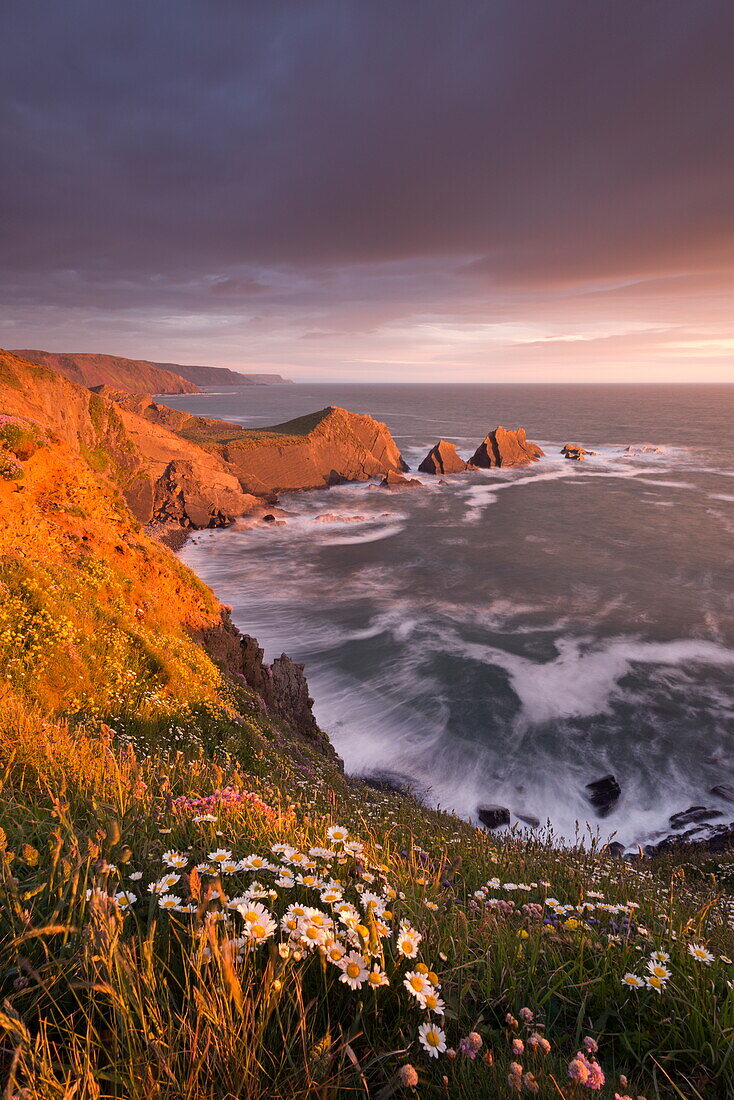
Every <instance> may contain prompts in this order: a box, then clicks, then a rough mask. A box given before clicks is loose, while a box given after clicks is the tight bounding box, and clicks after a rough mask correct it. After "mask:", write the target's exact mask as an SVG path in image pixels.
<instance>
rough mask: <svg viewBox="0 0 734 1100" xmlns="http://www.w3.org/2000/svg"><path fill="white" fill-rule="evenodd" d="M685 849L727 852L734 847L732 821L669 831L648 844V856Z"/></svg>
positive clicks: (733, 823) (733, 822) (646, 849)
mask: <svg viewBox="0 0 734 1100" xmlns="http://www.w3.org/2000/svg"><path fill="white" fill-rule="evenodd" d="M683 849H685V850H686V851H692V852H710V853H717V852H728V851H731V850H732V849H734V821H730V822H729V824H728V825H703V826H698V827H697V828H695V829H689V830H688V832H685V833H671V835H670V836H666V837H665V838H664V839H663V840H661V841H659V842H658V843H657V844H648V845H646V847H645V853H646V855H648V856H660V855H665V854H666V853H667V852H679V851H681V850H683Z"/></svg>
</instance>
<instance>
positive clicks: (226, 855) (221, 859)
mask: <svg viewBox="0 0 734 1100" xmlns="http://www.w3.org/2000/svg"><path fill="white" fill-rule="evenodd" d="M231 858H232V853H231V852H230V851H229V850H228V849H227V848H215V849H214V851H213V852H209V859H210V860H211V861H212V863H226V862H227V861H228V860H230V859H231Z"/></svg>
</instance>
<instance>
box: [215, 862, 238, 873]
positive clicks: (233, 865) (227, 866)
mask: <svg viewBox="0 0 734 1100" xmlns="http://www.w3.org/2000/svg"><path fill="white" fill-rule="evenodd" d="M219 870H220V871H221V872H222V874H223V875H235V874H236V873H237V871H239V864H238V863H237V861H236V860H234V859H223V860H222V862H221V863H220V864H219Z"/></svg>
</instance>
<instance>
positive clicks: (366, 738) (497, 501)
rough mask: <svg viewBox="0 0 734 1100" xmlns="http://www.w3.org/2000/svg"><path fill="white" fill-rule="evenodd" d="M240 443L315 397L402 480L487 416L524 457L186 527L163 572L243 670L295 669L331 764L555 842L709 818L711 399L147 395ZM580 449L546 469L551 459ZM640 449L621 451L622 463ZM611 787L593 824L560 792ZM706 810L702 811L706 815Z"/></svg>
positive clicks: (714, 702) (317, 389)
mask: <svg viewBox="0 0 734 1100" xmlns="http://www.w3.org/2000/svg"><path fill="white" fill-rule="evenodd" d="M163 400H165V401H166V403H168V404H170V405H172V406H174V407H176V408H180V409H186V410H188V411H189V412H191V413H196V414H200V415H204V416H211V417H220V418H223V419H226V420H230V421H234V422H236V423H239V424H243V425H247V426H252V427H263V426H266V425H271V424H277V423H281V422H283V421H286V420H288V419H291V418H293V417H296V416H300V415H302V414H305V413H309V412H312V411H314V410H316V409H320V408H323V407H325V406H327V405H341V406H343V407H344V408H347V409H350V410H352V411H354V412H360V413H369V414H370V415H372V416H374V417H376V418H377V419H379V420H382V421H384V422H385V423H386V424H387V425H388V427H389V428H390V431H391V432H392V434H393V436H394V437H395V439H396V441H397V443H398V445H399V446H400V448H401V450H402V453H403V456H404V458H405V459H406V461H407V462H408V464H409V465H410V467H411V470H415V469H416V468H417V466H418V464H419V463H420V461H421V460H422V459H423V457H424V456H425V454H426V452H427V451H428V449H429V448H430V447H431V446H432V445H433V444H434V443H435V442H436V441H437V440H438V439H439V438H444V439H447V440H449V441H451V442H453V443H455V444H456V446H457V448H458V450H459V453H460V454H461V455H462V456H463V457H465V458H467V457H469V456H470V455H471V454H472V453H473V451H474V450H475V448H476V447H477V446H478V444H479V443H480V441H481V440H482V439H483V438H484V436H485V435H486V433H487V432H488V431H489V430H490V429H493V428H495V427H496V426H497V425H499V424H502V425H504V426H505V427H508V428H516V427H524V428H525V429H526V430H527V433H528V438H529V439H530V440H533V441H535V442H537V443H539V444H540V445H541V447H542V448H543V450H544V451H545V452H546V457H545V458H543V459H541V460H540V461H538V462H536V463H534V464H533V465H531V466H527V467H522V468H515V469H495V470H486V471H478V472H472V473H467V474H462V475H458V476H453V477H447V478H445V479H441V478H437V477H431V476H430V475H422V474H417V475H411V476H417V477H419V478H420V480H421V481H422V482H423V487H422V488H421V489H414V490H398V491H389V490H385V489H380V488H377V487H376V484H375V483H360V484H349V485H342V486H336V487H332V488H329V489H324V490H323V491H316V492H308V493H291V494H285V495H283V496H282V498H281V507H282V510H283V512H284V513H285V515H284V517H283V518H284V520H285V522H283V523H280V524H276V525H272V524H270V525H253V524H252V523H248V522H247V521H242V522H238V523H236V524H234V525H233V526H232V527H230V528H228V529H220V530H207V531H201V532H197V533H196V534H195V535H194V536H193V537H192V538H190V539H189V540H188V541H187V543H186V544H185V546H184V547H183V549H182V550H181V552H180V555H181V558H182V559H183V561H184V562H185V563H186V564H187V565H189V566H190V567H191V568H192V569H193V570H194V571H195V572H196V573H197V574H198V576H199V577H201V578H202V580H204V581H205V582H206V583H207V584H209V585H210V586H211V587H212V588H213V589H214V591H215V592H216V594H217V595H218V596H219V598H220V599H221V600H222V601H223V602H225V603H227V604H230V605H231V606H232V608H233V619H234V621H235V622H236V624H237V626H239V627H240V628H241V629H242V630H243V631H244V632H246V633H249V634H253V635H255V636H256V637H257V638H258V639H259V641H260V644H261V645H262V646H263V648H264V650H265V654H266V659H272V658H274V657H276V656H278V655H279V654H280V653H281V652H283V651H285V652H287V653H288V654H290V656H291V657H292V658H294V659H295V660H297V661H300V662H303V663H304V664H305V666H306V675H307V677H308V681H309V685H310V690H311V694H312V695H313V697H314V700H315V705H314V711H315V714H316V717H317V719H318V722H319V724H320V726H321V727H322V728H323V729H325V730H326V731H327V732H328V734H329V736H330V738H331V740H332V742H333V744H334V746H335V747H336V749H337V751H338V752H339V753H340V754H341V755H342V757H343V758H344V761H345V764H346V768H347V770H348V771H349V772H351V773H354V774H359V775H364V776H370V775H374V774H376V773H384V772H389V773H394V774H395V775H397V776H401V777H404V778H405V779H406V780H408V781H409V782H410V783H411V784H412V786H413V787H414V789H415V790H416V791H417V792H418V793H419V794H420V795H421V797H423V798H424V799H425V800H426V801H427V802H429V803H430V804H432V805H440V806H441V807H444V808H447V809H452V810H455V811H456V812H457V813H459V814H460V815H462V816H463V817H466V818H473V819H476V816H477V811H478V808H479V807H480V806H482V805H487V804H496V805H501V806H504V807H507V808H508V809H509V810H510V811H511V815H512V816H511V824H512V826H513V827H522V825H523V821H522V819H523V818H528V817H529V818H536V819H538V820H539V821H540V822H541V823H548V822H549V823H550V825H551V826H552V828H553V830H554V831H555V833H556V835H559V836H563V837H567V838H574V837H575V836H577V835H582V836H584V837H586V838H591V837H594V836H598V837H600V838H601V839H603V840H606V839H608V838H609V837H610V836H614V837H615V838H616V839H617V840H619V841H621V843H623V844H625V845H633V844H637V843H647V842H653V841H655V840H656V839H659V838H660V837H661V836H664V835H666V834H667V833H668V832H669V831H670V830H669V825H668V820H669V817H670V816H671V815H672V814H674V813H677V812H679V811H682V810H686V809H687V808H688V807H690V806H694V805H703V806H705V807H707V808H710V809H712V810H719V811H720V812H721V813H722V815H724V817H723V818H722V820H726V821H729V820H731V818H732V817H734V807H733V806H732V805H731V804H730V803H727V801H726V800H725V799H723V798H720V797H719V796H717V795H716V794H712V793H711V791H712V788H713V787H716V786H717V785H721V784H734V385H731V386H730V385H637V386H635V385H595V384H589V385H495V384H487V385H452V384H446V385H443V384H440V385H402V384H393V385H389V384H382V385H369V384H364V385H357V384H318V385H316V384H313V385H306V384H292V385H283V386H244V387H241V388H239V389H235V388H232V389H226V390H224V389H222V390H217V391H214V390H210V391H208V392H205V393H203V394H200V395H199V394H196V395H191V394H183V395H176V396H167V397H166V398H164V399H163ZM566 442H576V443H581V444H582V445H583V446H584V447H586V448H587V449H589V450H592V451H594V452H596V453H595V454H594V455H593V456H589V457H588V458H587V459H586V460H585V461H583V462H573V461H569V460H568V459H566V458H564V457H563V456H562V455H561V454H560V450H561V448H562V446H563V444H564V443H566ZM640 444H649V445H651V446H652V447H653V448H655V449H654V450H649V451H647V452H646V453H633V454H630V453H628V451H627V450H626V448H627V447H628V446H629V445H640ZM608 773H613V774H614V775H615V776H616V778H617V780H618V782H619V785H620V787H621V789H622V795H621V797H620V799H619V801H618V803H617V805H616V807H615V808H614V810H613V811H612V812H611V813H610V814H609V815H608V816H606V817H602V818H600V817H598V816H597V814H596V812H595V810H594V809H593V807H592V806H591V805H590V803H589V800H588V795H589V792H588V790H587V789H586V785H587V784H588V783H590V782H593V781H595V780H597V779H599V778H601V777H602V776H604V775H606V774H608ZM727 814H728V815H729V816H726V815H727Z"/></svg>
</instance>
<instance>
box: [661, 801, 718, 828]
mask: <svg viewBox="0 0 734 1100" xmlns="http://www.w3.org/2000/svg"><path fill="white" fill-rule="evenodd" d="M723 816H724V814H723V813H722V811H721V810H707V809H706V807H705V806H689V808H688V809H687V810H682V811H681V812H680V813H677V814H673V815H672V817H671V818H670V819H669V825H670V827H671V829H684V828H685V827H686V825H700V824H701V823H702V822H709V821H713V820H714V819H715V818H717V817H723Z"/></svg>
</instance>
